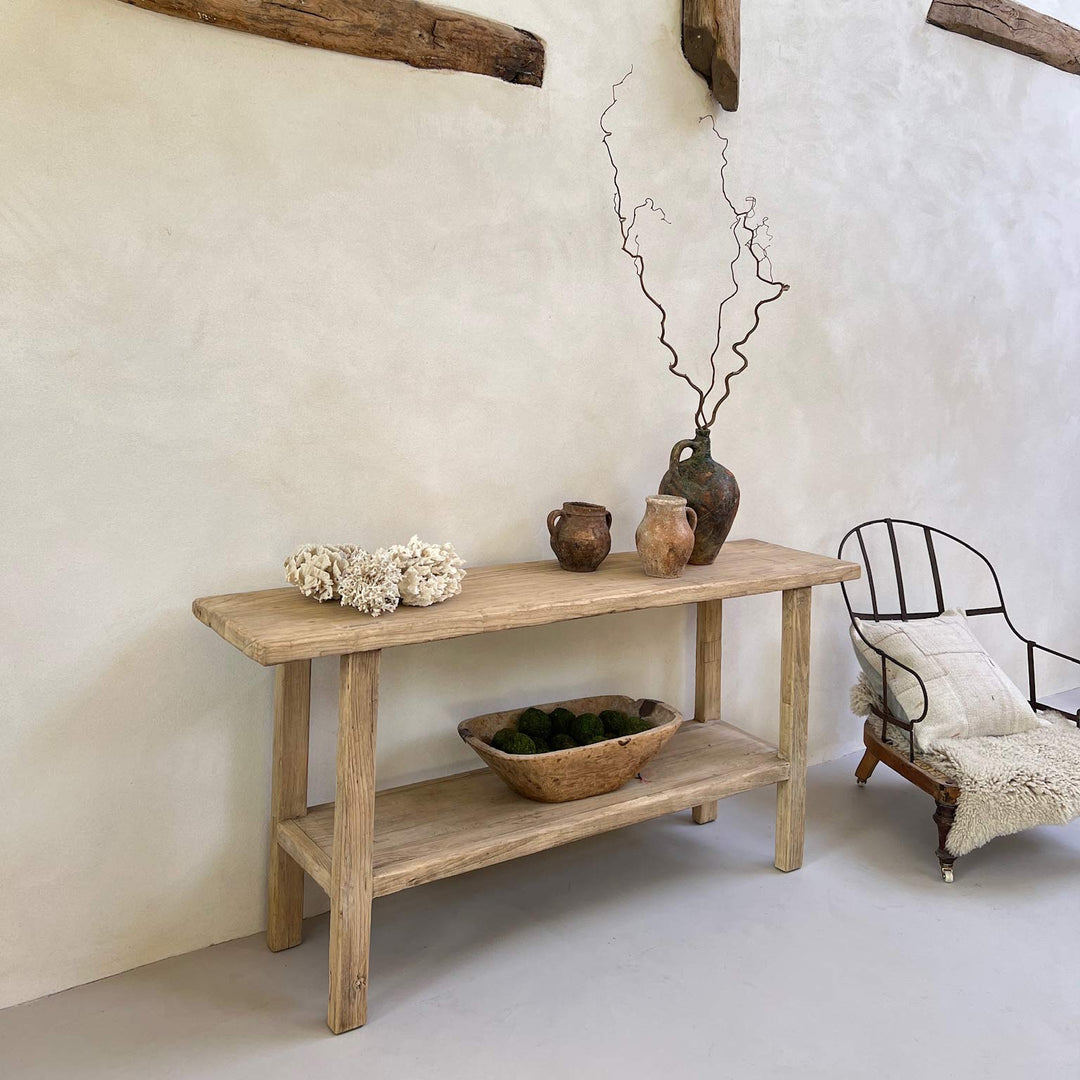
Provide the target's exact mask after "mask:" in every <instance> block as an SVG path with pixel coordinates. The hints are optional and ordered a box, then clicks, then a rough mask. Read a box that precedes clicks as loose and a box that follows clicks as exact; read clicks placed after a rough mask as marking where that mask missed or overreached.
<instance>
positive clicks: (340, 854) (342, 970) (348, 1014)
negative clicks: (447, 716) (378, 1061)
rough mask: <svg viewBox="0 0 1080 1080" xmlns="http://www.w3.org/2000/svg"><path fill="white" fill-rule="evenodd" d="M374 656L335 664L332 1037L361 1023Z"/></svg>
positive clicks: (371, 831) (367, 933) (367, 930)
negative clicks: (337, 681) (337, 666)
mask: <svg viewBox="0 0 1080 1080" xmlns="http://www.w3.org/2000/svg"><path fill="white" fill-rule="evenodd" d="M379 656H380V654H379V652H378V651H374V652H363V653H352V654H349V655H346V656H342V658H341V674H340V684H339V689H338V695H339V696H338V741H337V793H336V796H335V799H334V851H333V856H332V863H331V869H330V1003H329V1008H328V1010H327V1016H326V1023H327V1025H328V1026H329V1028H330V1030H331V1031H332V1032H334V1034H335V1035H339V1034H341V1032H343V1031H349V1030H351V1029H352V1028H356V1027H360V1026H361V1025H362V1024H363V1023H364V1022H365V1021H366V1020H367V982H368V951H369V944H370V939H371V899H372V870H371V859H372V849H373V845H374V837H375V726H376V721H377V717H378V711H379Z"/></svg>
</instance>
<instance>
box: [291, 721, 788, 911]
mask: <svg viewBox="0 0 1080 1080" xmlns="http://www.w3.org/2000/svg"><path fill="white" fill-rule="evenodd" d="M789 775H790V767H789V765H788V763H787V762H786V761H783V760H782V759H781V758H780V756H779V755H778V754H777V752H776V748H775V747H772V746H770V745H769V744H768V743H765V742H762V741H761V740H760V739H757V738H755V737H754V736H752V735H748V734H747V733H746V732H744V731H740V730H739V729H738V728H735V727H732V726H731V725H729V724H724V723H708V724H684V725H683V726H682V727H681V728H680V729H679V731H678V732H676V734H675V736H674V737H673V738H672V740H671V741H670V742H669V743H668V745H667V746H666V747H665V748H664V749H663V750H662V751H661V752H660V753H659V754H658V755H657V756H656V757H655V758H653V760H652V761H651V762H649V764H648V765H646V766H645V768H644V769H643V770H642V773H641V779H640V780H633V781H631V782H630V783H629V784H627V785H626V786H625V787H622V788H620V789H619V790H618V791H613V792H611V793H610V794H608V795H597V796H595V797H594V798H591V799H582V800H579V801H577V802H567V803H538V802H532V801H530V800H529V799H523V798H521V796H520V795H515V794H514V793H513V792H512V791H510V790H509V788H507V787H506V785H505V784H503V782H502V781H501V780H499V778H498V777H497V776H495V775H494V774H492V773H491V772H489V771H488V770H487V769H479V770H477V771H474V772H467V773H459V774H458V775H456V776H449V777H446V778H444V779H441V780H429V781H425V782H424V783H420V784H410V785H409V786H407V787H399V788H391V789H389V790H387V791H382V792H379V794H378V795H377V796H376V799H375V841H374V843H375V848H374V871H373V873H374V894H375V895H376V896H385V895H386V894H388V893H394V892H398V891H400V890H401V889H408V888H411V887H412V886H414V885H423V884H425V883H426V882H429V881H437V880H438V879H439V878H444V877H451V876H453V875H454V874H461V873H464V872H466V871H468V870H476V869H479V868H480V867H482V866H490V865H492V864H493V863H498V862H504V861H506V860H507V859H516V858H518V857H519V856H522V855H531V854H533V853H535V852H537V851H543V850H545V849H546V848H550V847H556V846H558V845H560V844H568V843H570V842H572V841H574V840H578V839H581V838H582V837H585V836H592V835H593V834H595V833H601V832H607V831H608V830H610V829H618V828H621V827H622V826H624V825H632V824H634V823H635V822H639V821H647V820H648V819H650V818H654V817H659V816H661V815H663V814H670V813H674V812H676V811H678V810H686V809H688V808H689V807H691V806H697V805H700V804H702V803H703V802H706V801H708V800H711V799H721V798H725V797H726V796H728V795H734V794H737V793H738V792H741V791H747V790H749V789H750V788H754V787H760V786H762V785H767V784H775V783H777V782H779V781H783V780H786V779H787V778H788V776H789ZM286 829H290V830H291V829H298V830H301V831H303V832H304V833H305V834H306V835H307V837H308V839H309V840H310V841H311V842H312V844H313V845H314V846H315V847H316V848H318V849H320V850H321V851H322V852H323V856H324V860H323V863H322V865H325V859H326V858H330V859H332V849H333V843H334V840H333V836H334V806H333V805H332V804H326V805H324V806H315V807H312V808H311V809H310V810H309V811H308V813H307V815H306V816H305V817H302V818H298V819H297V820H296V821H295V822H287V823H285V824H283V825H282V826H279V829H278V834H279V836H281V835H282V833H283V832H284V831H285V830H286ZM305 869H308V872H309V873H311V874H312V876H313V877H314V878H315V879H316V880H318V879H319V876H322V869H321V867H320V866H312V867H305Z"/></svg>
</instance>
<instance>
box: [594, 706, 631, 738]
mask: <svg viewBox="0 0 1080 1080" xmlns="http://www.w3.org/2000/svg"><path fill="white" fill-rule="evenodd" d="M600 721H601V723H603V725H604V730H605V731H606V732H607V733H608V734H609V735H612V736H618V735H625V734H626V728H627V725H628V724H629V723H630V717H629V716H628V715H627V714H626V713H624V712H620V710H618V709H605V710H604V711H603V712H602V713H601V714H600Z"/></svg>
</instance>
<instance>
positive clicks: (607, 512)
mask: <svg viewBox="0 0 1080 1080" xmlns="http://www.w3.org/2000/svg"><path fill="white" fill-rule="evenodd" d="M604 517H605V518H607V527H608V528H609V529H610V528H611V511H610V510H606V511H605V512H604Z"/></svg>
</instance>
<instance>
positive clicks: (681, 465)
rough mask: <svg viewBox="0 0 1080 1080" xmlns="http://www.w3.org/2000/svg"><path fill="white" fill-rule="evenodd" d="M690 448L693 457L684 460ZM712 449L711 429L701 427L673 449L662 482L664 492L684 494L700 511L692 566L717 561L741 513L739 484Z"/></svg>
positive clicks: (688, 501)
mask: <svg viewBox="0 0 1080 1080" xmlns="http://www.w3.org/2000/svg"><path fill="white" fill-rule="evenodd" d="M687 448H689V449H690V451H691V454H690V456H689V457H688V458H686V459H685V460H682V461H680V460H679V459H680V458H681V457H682V452H683V451H684V450H686V449H687ZM710 449H711V447H710V441H709V429H708V428H698V429H697V434H696V435H695V436H694V438H692V439H683V440H682V442H677V443H676V444H675V445H674V446H673V447H672V448H671V460H670V462H669V463H668V464H669V465H670V468H669V469H668V471H667V472H666V473H664V479H663V480H661V481H660V494H661V495H681V496H682V497H683V498H684V499H686V503H687V505H688V506H691V507H693V508H694V510H695V512H696V513H697V516H698V523H697V525H696V526H695V528H694V533H695V540H694V550H693V551H692V552H691V554H690V565H691V566H709V565H710V564H711V563H713V562H715V561H716V556H717V555H718V554H719V552H720V547H721V545H722V544H723V543H724V541H725V540H726V539H727V535H728V533H729V532H731V526H732V524H733V523H734V521H735V515H736V514H737V513H738V512H739V485H738V483H737V482H736V480H735V477H734V476H732V474H731V472H730V471H729V470H727V469H725V468H724V466H723V465H718V464H717V463H716V462H715V461H713V459H712V455H711V453H710V452H709V451H710Z"/></svg>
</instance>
